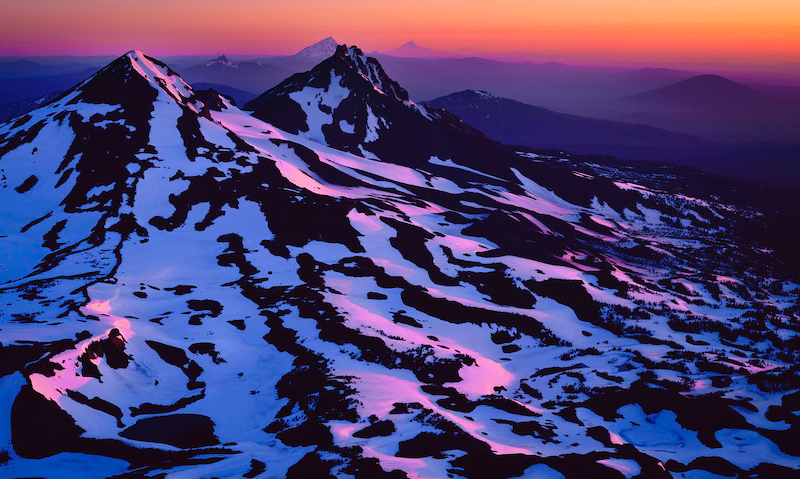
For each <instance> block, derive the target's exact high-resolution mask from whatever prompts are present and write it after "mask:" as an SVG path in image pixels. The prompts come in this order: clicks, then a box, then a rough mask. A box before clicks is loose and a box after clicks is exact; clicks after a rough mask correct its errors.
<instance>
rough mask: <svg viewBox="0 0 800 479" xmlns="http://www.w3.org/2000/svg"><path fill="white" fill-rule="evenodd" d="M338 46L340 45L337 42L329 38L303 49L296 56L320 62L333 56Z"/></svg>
mask: <svg viewBox="0 0 800 479" xmlns="http://www.w3.org/2000/svg"><path fill="white" fill-rule="evenodd" d="M338 45H339V44H338V43H336V40H334V39H333V37H330V36H329V37H327V38H323V39H322V40H320V41H318V42H317V43H314V44H313V45H309V46H307V47H305V48H303V49H302V50H300V51H299V52H297V53H296V54H295V55H294V56H295V57H296V58H298V59H302V60H309V61H317V62H319V61H322V60H324V59H326V58H328V57H330V56H331V55H333V53H334V52H335V51H336V47H337V46H338Z"/></svg>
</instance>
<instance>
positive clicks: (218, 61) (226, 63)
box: [205, 54, 236, 68]
mask: <svg viewBox="0 0 800 479" xmlns="http://www.w3.org/2000/svg"><path fill="white" fill-rule="evenodd" d="M205 65H206V66H207V67H216V66H222V67H231V68H236V65H235V64H234V63H233V62H231V61H230V60H228V57H226V56H225V55H224V54H222V55H220V56H218V57H217V58H214V59H212V60H209V61H207V62H206V63H205Z"/></svg>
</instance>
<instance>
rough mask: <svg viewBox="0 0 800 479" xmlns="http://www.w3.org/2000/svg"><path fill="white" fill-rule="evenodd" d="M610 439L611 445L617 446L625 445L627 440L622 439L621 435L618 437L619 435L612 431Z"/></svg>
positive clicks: (609, 434) (609, 432)
mask: <svg viewBox="0 0 800 479" xmlns="http://www.w3.org/2000/svg"><path fill="white" fill-rule="evenodd" d="M608 439H609V441H611V444H616V445H618V446H621V445H623V444H625V440H624V439H622V438H621V437H619V435H617V434H615V433H613V432H611V431H608Z"/></svg>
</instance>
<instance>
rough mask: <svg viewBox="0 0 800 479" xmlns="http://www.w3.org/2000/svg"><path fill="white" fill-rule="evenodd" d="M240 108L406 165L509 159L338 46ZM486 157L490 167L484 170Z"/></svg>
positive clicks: (332, 142)
mask: <svg viewBox="0 0 800 479" xmlns="http://www.w3.org/2000/svg"><path fill="white" fill-rule="evenodd" d="M244 109H246V110H249V111H252V112H253V116H255V117H256V118H258V119H261V120H263V121H265V122H267V123H270V124H272V125H274V126H276V127H278V128H280V129H282V130H284V131H287V132H289V133H294V134H300V135H302V136H304V137H305V138H308V139H310V140H313V141H316V142H319V143H323V144H327V145H329V146H332V147H334V148H336V149H339V150H344V151H347V152H350V153H353V154H356V155H362V156H367V157H369V158H380V159H382V160H386V161H389V162H392V163H398V164H402V165H406V166H420V165H425V164H427V163H428V160H429V159H430V158H431V157H437V158H440V159H447V158H451V157H454V155H455V156H457V157H458V158H459V159H460V160H461V161H462V162H463V164H465V165H467V166H472V167H474V166H480V165H483V167H484V168H485V167H487V166H488V167H489V168H492V169H493V168H494V166H495V165H498V166H502V165H503V159H504V158H508V157H510V156H512V155H513V152H512V151H511V150H509V149H507V148H506V147H504V146H503V145H500V144H499V143H497V142H495V141H493V140H491V139H489V138H488V137H487V136H486V135H484V134H483V133H481V132H479V131H478V130H476V129H474V128H472V127H471V126H469V125H467V124H465V123H464V122H463V121H462V120H461V119H460V118H458V117H456V116H454V115H452V114H450V113H448V112H446V111H444V110H440V109H435V108H430V107H427V106H425V105H418V104H416V103H414V102H412V101H411V100H410V99H409V96H408V92H406V91H405V90H404V89H403V88H402V87H401V86H400V85H399V84H398V83H397V82H395V81H394V80H392V79H391V78H389V76H388V75H387V74H386V72H385V71H384V70H383V68H382V67H381V65H380V63H378V61H377V60H375V59H374V58H371V57H368V56H366V55H364V53H363V52H361V50H359V49H358V48H357V47H350V48H348V47H346V46H344V45H340V46H339V47H338V48H337V50H336V52H335V53H334V54H333V55H332V56H331V57H330V58H328V59H327V60H325V61H323V62H321V63H320V64H319V65H317V66H316V67H314V68H313V69H312V70H310V71H308V72H304V73H298V74H296V75H292V76H291V77H289V78H287V79H286V80H285V81H283V82H282V83H280V84H279V85H277V86H276V87H274V88H272V89H270V90H268V91H267V92H265V93H264V94H262V95H261V96H259V97H258V98H256V99H254V100H252V101H250V102H249V103H247V104H246V105H245V106H244ZM486 158H493V159H494V161H493V162H491V163H490V164H487V162H486ZM498 162H500V163H498ZM504 171H505V172H507V171H508V169H507V168H505V169H504Z"/></svg>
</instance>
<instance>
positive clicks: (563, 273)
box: [0, 42, 800, 479]
mask: <svg viewBox="0 0 800 479" xmlns="http://www.w3.org/2000/svg"><path fill="white" fill-rule="evenodd" d="M328 43H329V42H328ZM312 53H313V52H312ZM223 60H225V58H224V57H221V59H220V60H219V65H217V66H214V65H211V66H210V67H209V68H231V66H229V65H222V63H223ZM246 109H247V110H252V115H251V114H250V113H248V112H246V111H242V110H240V109H239V108H237V107H236V106H234V105H233V104H232V102H231V100H230V98H229V97H227V96H225V95H222V94H219V93H217V92H216V91H214V90H213V89H208V90H200V89H194V88H192V87H191V86H190V85H189V84H187V83H185V82H184V81H183V80H182V79H181V77H180V76H179V75H178V74H177V73H176V72H175V71H173V70H172V69H170V68H169V67H168V66H167V65H166V64H164V63H162V62H160V61H158V60H156V59H154V58H151V57H149V56H147V55H145V54H143V53H141V52H138V51H131V52H128V53H127V54H125V55H123V56H122V57H120V58H118V59H116V60H115V61H113V62H112V63H110V64H109V65H107V66H106V67H104V68H102V69H101V70H100V71H98V72H97V73H95V74H94V75H92V76H91V77H90V78H88V79H87V80H85V81H83V82H82V83H80V84H78V85H77V86H75V87H74V88H72V89H70V90H68V91H66V92H65V93H63V94H61V95H60V96H59V97H57V98H55V99H54V100H52V101H50V102H49V103H47V104H45V105H43V106H41V107H39V108H38V109H36V110H33V111H31V112H30V113H28V114H25V115H24V116H20V117H17V118H14V119H12V120H10V121H9V122H7V123H4V124H2V125H0V212H1V216H0V218H1V219H0V342H2V347H0V476H2V477H48V478H59V477H65V476H68V475H70V474H72V475H74V476H77V477H82V478H101V477H153V478H155V477H171V478H200V477H205V478H211V477H219V478H221V477H248V478H253V477H258V478H283V477H288V478H330V477H336V478H365V479H373V478H392V479H400V478H469V479H484V478H508V477H527V478H586V477H591V478H598V479H600V478H633V477H639V478H670V477H673V478H718V477H762V478H776V477H797V475H798V472H800V471H798V464H800V442H798V437H800V369H799V368H798V359H800V357H799V356H800V353H799V351H800V317H798V315H799V314H800V313H799V312H798V311H799V310H800V302H799V300H798V297H799V295H800V278H798V276H800V268H798V265H800V255H798V252H797V249H796V238H797V235H798V233H800V227H798V218H800V215H798V214H797V213H798V212H797V210H796V209H797V206H796V205H798V204H800V201H797V200H798V198H797V197H796V195H794V194H793V193H790V192H783V191H781V190H778V189H776V188H767V187H761V186H758V185H757V184H755V183H748V182H745V181H740V180H733V179H727V178H724V177H717V176H714V175H711V174H708V173H702V172H700V171H698V170H694V169H692V168H688V167H684V166H675V165H670V164H660V163H634V162H623V161H620V160H615V159H614V158H611V157H606V156H599V155H569V154H567V153H564V152H562V151H560V150H534V149H524V150H523V149H522V148H521V147H520V148H517V149H511V148H509V147H507V146H505V145H503V144H501V143H498V142H495V141H494V140H492V139H490V138H489V137H488V136H486V135H485V134H483V133H481V132H479V131H478V130H476V129H474V128H472V127H471V126H469V125H467V124H466V123H464V122H463V121H462V120H460V119H459V118H458V117H457V116H455V115H454V114H452V113H448V112H446V111H444V110H441V109H437V108H433V107H431V106H426V105H421V104H417V103H414V102H412V101H411V100H410V99H409V95H408V93H407V92H406V90H404V89H403V87H402V86H400V85H399V84H398V83H396V82H395V81H394V80H392V79H391V78H390V77H389V76H388V75H387V74H386V72H385V71H384V70H383V68H382V67H381V65H380V64H379V63H378V62H377V61H376V60H375V59H373V58H370V57H367V56H366V55H364V54H363V53H362V52H361V51H360V50H359V49H358V48H356V47H346V46H343V45H340V46H338V47H336V49H335V51H334V52H333V54H332V55H330V56H329V57H328V58H325V59H323V60H322V61H321V62H320V63H319V64H318V65H317V66H316V67H314V68H313V69H311V70H310V71H308V72H305V73H298V74H296V75H293V76H291V77H289V78H288V79H286V80H285V81H283V82H282V83H280V84H279V85H277V86H275V87H274V88H272V89H270V90H268V91H266V92H265V93H263V94H262V95H260V96H259V97H257V98H255V99H253V100H251V101H250V102H249V103H248V104H247V106H246ZM792 195H794V196H792Z"/></svg>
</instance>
